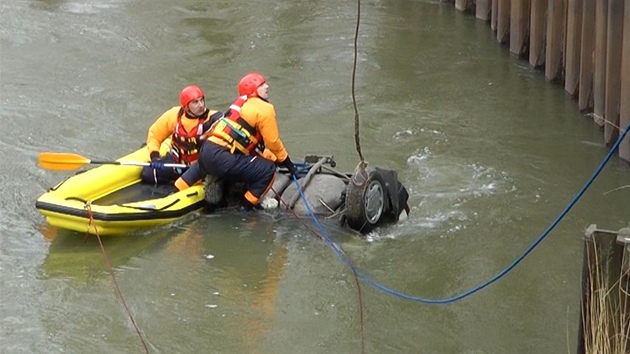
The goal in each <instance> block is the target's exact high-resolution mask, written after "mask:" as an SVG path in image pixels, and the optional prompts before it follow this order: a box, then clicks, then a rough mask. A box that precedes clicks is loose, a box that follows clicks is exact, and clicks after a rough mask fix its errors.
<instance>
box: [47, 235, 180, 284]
mask: <svg viewBox="0 0 630 354" xmlns="http://www.w3.org/2000/svg"><path fill="white" fill-rule="evenodd" d="M40 232H41V233H42V234H43V235H44V236H45V237H46V239H48V240H49V241H50V247H49V250H48V255H47V256H46V259H45V260H44V263H43V264H42V266H41V268H40V274H39V276H40V277H41V278H42V279H50V278H71V279H74V280H76V281H81V282H82V281H85V282H90V280H94V279H97V278H104V277H107V276H108V275H109V269H108V265H107V261H109V264H110V265H111V267H112V268H113V269H123V268H125V267H127V264H128V262H129V261H130V260H131V259H132V258H134V257H138V256H139V255H141V254H143V253H145V252H152V251H153V250H155V249H159V248H161V247H163V246H164V244H165V243H166V242H168V240H169V239H170V238H172V237H174V236H175V235H177V234H178V233H179V232H180V230H179V229H177V228H163V229H155V230H152V231H151V232H150V233H149V232H146V233H144V234H137V235H125V236H119V237H102V238H101V240H102V244H103V248H104V249H105V253H106V255H107V260H106V259H105V258H104V254H103V251H102V249H101V246H100V244H99V240H98V238H97V237H96V236H93V235H89V236H87V237H86V235H85V234H82V233H79V232H74V231H68V230H64V229H60V228H57V227H54V226H49V225H42V226H41V227H40Z"/></svg>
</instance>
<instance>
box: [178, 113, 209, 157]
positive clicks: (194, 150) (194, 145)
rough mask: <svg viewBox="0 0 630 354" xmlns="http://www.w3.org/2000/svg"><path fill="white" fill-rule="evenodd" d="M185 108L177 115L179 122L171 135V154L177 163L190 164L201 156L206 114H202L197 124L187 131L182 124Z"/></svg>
mask: <svg viewBox="0 0 630 354" xmlns="http://www.w3.org/2000/svg"><path fill="white" fill-rule="evenodd" d="M183 113H184V112H183V110H180V111H179V114H178V115H177V124H176V125H175V130H174V131H173V134H172V135H171V155H172V156H173V159H174V160H175V162H176V163H184V164H186V165H190V164H192V163H193V162H195V161H197V158H198V157H199V149H200V148H201V143H202V140H201V136H202V135H203V133H204V129H203V128H204V124H203V123H204V121H205V120H206V116H207V115H206V114H204V115H203V116H201V117H200V118H199V120H198V121H197V126H196V127H193V128H192V129H191V130H190V131H186V129H185V128H184V126H183V124H182V115H183Z"/></svg>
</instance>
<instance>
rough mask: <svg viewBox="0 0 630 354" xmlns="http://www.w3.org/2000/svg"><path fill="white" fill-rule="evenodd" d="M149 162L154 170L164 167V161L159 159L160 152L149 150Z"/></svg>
mask: <svg viewBox="0 0 630 354" xmlns="http://www.w3.org/2000/svg"><path fill="white" fill-rule="evenodd" d="M150 156H151V163H150V164H149V167H151V168H152V169H154V170H161V169H162V167H164V162H162V161H160V153H159V152H157V151H151V155H150Z"/></svg>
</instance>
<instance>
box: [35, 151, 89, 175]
mask: <svg viewBox="0 0 630 354" xmlns="http://www.w3.org/2000/svg"><path fill="white" fill-rule="evenodd" d="M91 162H92V160H90V159H88V158H85V157H83V156H81V155H78V154H72V153H62V152H42V153H40V154H39V166H40V167H41V168H44V169H47V170H57V171H64V170H76V169H77V168H80V167H81V166H84V165H87V164H89V163H91Z"/></svg>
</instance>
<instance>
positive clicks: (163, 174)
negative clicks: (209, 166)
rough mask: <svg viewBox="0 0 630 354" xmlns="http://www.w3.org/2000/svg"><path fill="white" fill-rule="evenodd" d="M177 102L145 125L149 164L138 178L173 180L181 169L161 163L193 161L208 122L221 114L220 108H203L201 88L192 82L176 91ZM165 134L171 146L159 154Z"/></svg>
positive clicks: (162, 181)
mask: <svg viewBox="0 0 630 354" xmlns="http://www.w3.org/2000/svg"><path fill="white" fill-rule="evenodd" d="M179 102H180V104H181V105H180V106H175V107H173V108H171V109H169V110H168V111H166V112H164V113H163V114H162V115H161V116H160V117H159V118H158V119H157V120H156V121H155V122H154V123H153V125H151V127H150V128H149V133H148V136H147V149H149V154H150V156H151V165H150V166H146V167H144V168H143V169H142V181H144V182H148V183H155V184H158V183H173V181H175V180H176V179H177V178H178V177H179V176H180V175H181V174H182V173H183V172H184V171H183V170H182V169H179V168H168V167H165V166H164V164H165V163H176V164H185V165H189V166H190V165H191V164H193V163H194V162H196V161H197V158H198V156H199V149H200V148H201V144H202V137H203V136H204V133H206V132H207V131H208V130H209V129H210V127H211V126H212V124H213V123H214V122H215V121H217V120H218V119H219V118H220V117H222V116H223V113H222V112H218V111H211V110H209V109H207V108H206V100H205V95H204V93H203V91H202V90H201V89H200V88H199V87H198V86H195V85H190V86H186V87H184V89H183V90H182V92H181V93H180V94H179ZM168 137H170V138H171V149H170V151H169V152H168V153H167V154H166V155H165V156H163V157H161V156H160V146H161V145H162V142H164V140H166V139H167V138H168Z"/></svg>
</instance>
